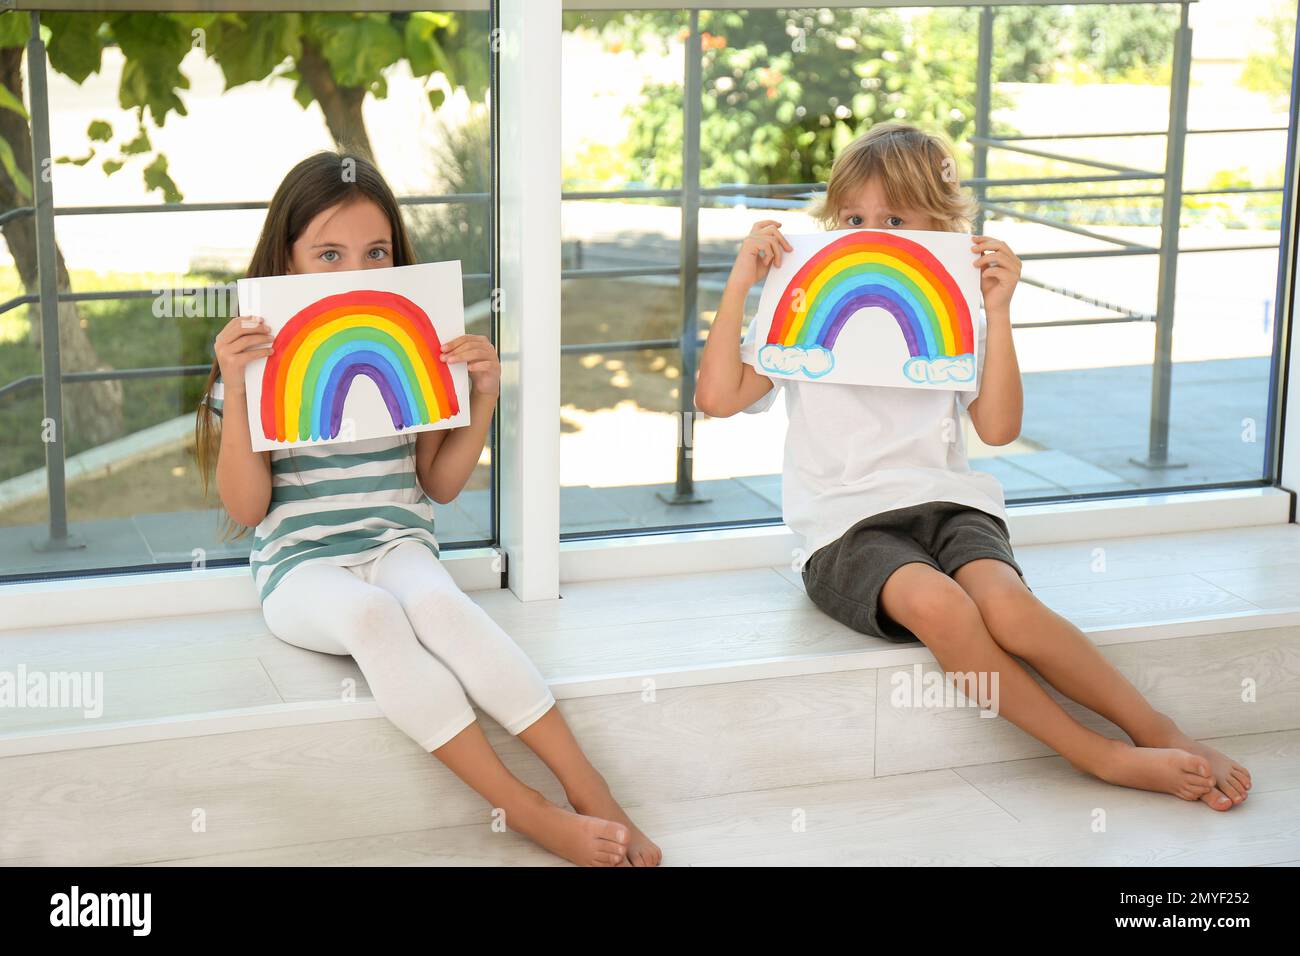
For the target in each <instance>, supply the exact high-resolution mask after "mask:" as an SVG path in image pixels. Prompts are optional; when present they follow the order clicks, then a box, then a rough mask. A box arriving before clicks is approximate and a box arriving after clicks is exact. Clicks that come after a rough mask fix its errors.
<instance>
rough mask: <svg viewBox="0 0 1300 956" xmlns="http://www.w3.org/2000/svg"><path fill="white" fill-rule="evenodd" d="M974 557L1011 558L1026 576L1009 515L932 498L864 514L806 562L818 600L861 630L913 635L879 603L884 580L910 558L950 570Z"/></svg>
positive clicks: (807, 580) (892, 636)
mask: <svg viewBox="0 0 1300 956" xmlns="http://www.w3.org/2000/svg"><path fill="white" fill-rule="evenodd" d="M976 558H997V559H998V560H999V561H1005V562H1006V563H1007V564H1009V565H1011V566H1012V567H1013V568H1015V570H1016V573H1017V574H1019V575H1020V578H1021V580H1024V577H1025V575H1024V572H1023V571H1021V570H1020V565H1019V564H1017V563H1016V559H1015V557H1014V556H1013V555H1012V553H1011V536H1010V534H1009V532H1008V530H1007V525H1006V522H1004V521H1003V520H1002V519H1001V518H999V517H998V516H996V515H991V514H988V513H986V512H983V511H980V510H979V509H978V508H971V507H969V506H967V505H959V504H955V503H953V502H951V501H927V502H925V503H924V504H919V505H912V506H911V507H909V508H898V509H897V510H894V511H886V512H884V513H882V514H878V515H872V516H871V517H869V518H864V519H863V520H861V521H859V522H858V523H857V524H855V525H854V526H853V527H852V528H850V529H849V530H848V531H846V532H845V533H844V534H843V536H841V537H840V538H839V539H838V540H836V541H833V542H832V543H830V544H828V545H826V546H825V547H823V548H818V549H817V551H816V552H814V553H813V555H812V557H810V558H809V559H808V560H807V562H805V564H804V566H803V581H804V588H805V589H806V590H807V592H808V597H809V598H811V599H812V602H813V603H814V604H816V605H817V606H818V607H819V608H821V609H822V610H823V611H825V612H826V613H827V614H829V615H830V616H831V617H833V618H835V620H837V621H839V622H840V623H841V624H844V625H847V626H848V627H851V628H853V630H855V631H860V632H862V633H863V634H870V635H872V636H873V637H883V638H886V639H888V640H891V641H900V642H902V641H915V640H917V639H918V638H917V637H916V635H915V634H913V633H912V632H911V631H909V630H908V629H907V628H905V627H903V625H901V624H899V623H898V622H897V621H895V620H894V619H893V618H891V617H890V616H889V615H888V614H886V613H885V611H884V609H883V608H881V606H880V591H881V589H882V588H883V587H884V586H885V581H886V580H887V579H888V578H889V576H890V575H891V574H893V573H894V572H895V571H897V570H898V569H899V568H900V567H902V566H903V565H904V564H908V563H910V562H912V561H919V562H921V563H922V564H928V565H930V567H932V568H935V569H936V570H938V571H942V572H943V573H944V574H947V575H951V574H952V573H953V572H954V571H956V570H957V569H958V568H959V567H961V566H962V565H963V564H965V563H966V562H967V561H973V560H975V559H976ZM1026 587H1028V585H1026Z"/></svg>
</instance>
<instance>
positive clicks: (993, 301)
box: [970, 236, 1020, 312]
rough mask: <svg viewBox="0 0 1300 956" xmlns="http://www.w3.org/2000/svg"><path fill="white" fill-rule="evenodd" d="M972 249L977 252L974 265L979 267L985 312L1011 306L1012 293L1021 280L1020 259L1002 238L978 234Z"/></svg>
mask: <svg viewBox="0 0 1300 956" xmlns="http://www.w3.org/2000/svg"><path fill="white" fill-rule="evenodd" d="M973 238H974V242H973V244H972V245H971V247H970V248H971V252H975V253H978V256H977V257H976V259H975V265H976V266H977V267H978V268H979V270H980V292H982V293H983V294H984V311H986V312H988V311H990V310H993V309H1010V308H1011V294H1012V293H1013V292H1015V291H1016V283H1017V282H1019V281H1020V260H1019V259H1018V258H1017V257H1016V254H1015V253H1014V252H1012V251H1011V247H1010V246H1008V245H1007V244H1006V243H1005V242H1003V241H1002V240H1001V239H994V238H993V237H992V236H975V237H973Z"/></svg>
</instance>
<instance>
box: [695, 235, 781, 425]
mask: <svg viewBox="0 0 1300 956" xmlns="http://www.w3.org/2000/svg"><path fill="white" fill-rule="evenodd" d="M780 225H781V224H780V223H779V222H776V221H775V220H773V219H764V220H762V221H761V222H758V223H756V224H755V225H754V228H753V229H752V230H750V233H749V235H748V236H746V237H745V239H744V240H743V241H742V242H741V244H740V251H739V252H738V253H737V254H736V261H735V263H734V264H733V265H732V267H731V274H730V275H728V276H727V285H726V288H725V289H723V291H722V302H721V303H719V305H718V314H717V315H716V316H714V319H713V325H712V326H711V327H710V328H709V337H708V339H706V340H705V342H704V353H703V354H702V355H701V356H700V372H699V377H698V378H697V379H696V382H695V407H696V408H698V409H699V410H700V411H702V412H704V414H706V415H711V416H712V417H714V418H728V417H730V416H732V415H734V414H736V412H740V411H744V410H745V409H747V408H749V407H750V406H751V405H753V404H754V403H755V402H757V401H758V400H759V399H761V398H762V397H763V396H764V395H766V394H767V393H768V391H769V390H770V389H771V388H772V380H771V379H770V378H768V377H767V376H765V375H760V374H759V373H758V372H757V371H755V370H754V367H753V366H752V365H748V364H746V363H745V362H743V361H741V358H740V327H741V325H742V324H743V323H744V320H745V298H746V297H747V296H748V295H749V290H750V289H751V288H753V286H754V283H755V282H758V281H759V280H760V279H763V278H766V276H767V273H768V270H770V269H771V268H772V266H779V265H780V264H781V257H782V254H783V253H786V252H790V251H792V247H791V245H790V243H789V242H787V241H786V238H785V236H783V235H781V229H780Z"/></svg>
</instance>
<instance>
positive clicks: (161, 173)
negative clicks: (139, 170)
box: [144, 153, 184, 202]
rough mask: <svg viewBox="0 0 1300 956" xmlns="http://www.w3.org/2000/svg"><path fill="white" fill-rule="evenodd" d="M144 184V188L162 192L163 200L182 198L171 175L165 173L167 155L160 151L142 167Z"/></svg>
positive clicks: (170, 200) (174, 200)
mask: <svg viewBox="0 0 1300 956" xmlns="http://www.w3.org/2000/svg"><path fill="white" fill-rule="evenodd" d="M144 185H145V188H146V189H149V190H154V189H157V190H159V191H160V192H162V194H163V201H164V202H180V201H181V200H182V199H183V198H184V197H183V196H182V195H181V193H180V190H179V189H177V188H176V183H174V182H173V181H172V178H171V176H169V175H167V157H166V156H164V155H163V154H162V153H159V154H158V155H157V156H155V157H154V158H153V162H151V163H150V164H149V165H148V166H146V167H145V168H144Z"/></svg>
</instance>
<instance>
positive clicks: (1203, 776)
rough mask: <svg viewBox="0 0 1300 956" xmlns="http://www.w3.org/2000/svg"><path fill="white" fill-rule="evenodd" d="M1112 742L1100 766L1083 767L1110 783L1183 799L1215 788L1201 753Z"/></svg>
mask: <svg viewBox="0 0 1300 956" xmlns="http://www.w3.org/2000/svg"><path fill="white" fill-rule="evenodd" d="M1110 743H1111V746H1109V747H1107V749H1106V752H1105V753H1104V755H1103V757H1102V758H1101V759H1100V760H1099V761H1098V763H1097V765H1096V766H1094V767H1085V768H1083V769H1085V770H1087V771H1088V772H1090V773H1092V774H1094V775H1096V776H1098V777H1100V778H1101V779H1102V780H1105V781H1106V782H1107V783H1113V784H1118V785H1119V786H1121V787H1134V788H1136V789H1138V790H1154V791H1156V792H1158V793H1171V794H1173V795H1174V796H1175V797H1178V798H1179V799H1182V800H1199V799H1201V798H1202V797H1203V796H1204V795H1205V794H1207V793H1209V792H1210V791H1211V790H1212V789H1213V788H1214V778H1213V777H1212V776H1211V775H1210V762H1209V761H1208V760H1207V759H1206V758H1205V757H1202V756H1200V755H1199V754H1196V753H1191V752H1189V751H1187V750H1181V749H1179V748H1177V747H1134V746H1133V745H1132V744H1130V743H1128V742H1126V741H1122V740H1114V741H1111V742H1110Z"/></svg>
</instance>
